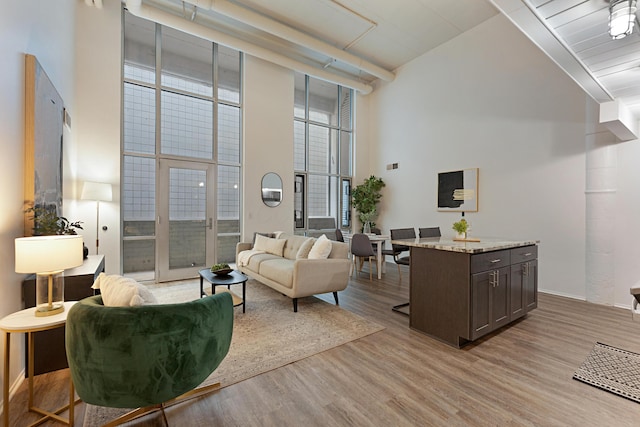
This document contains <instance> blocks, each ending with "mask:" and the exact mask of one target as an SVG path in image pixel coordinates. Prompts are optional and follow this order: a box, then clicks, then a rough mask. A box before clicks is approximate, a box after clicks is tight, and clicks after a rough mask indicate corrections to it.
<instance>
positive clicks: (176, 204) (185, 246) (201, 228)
mask: <svg viewBox="0 0 640 427" xmlns="http://www.w3.org/2000/svg"><path fill="white" fill-rule="evenodd" d="M213 172H214V165H213V164H209V163H199V162H186V161H178V160H161V161H160V164H159V182H158V188H159V189H160V191H158V217H157V231H158V236H157V246H156V248H157V261H158V265H157V267H158V276H157V281H158V282H165V281H169V280H181V279H187V278H193V277H194V276H197V273H198V270H200V269H203V268H205V267H207V266H210V265H212V264H213V263H214V260H215V253H214V251H215V230H214V223H215V221H214V218H213V214H214V200H215V192H214V189H215V175H214V173H213Z"/></svg>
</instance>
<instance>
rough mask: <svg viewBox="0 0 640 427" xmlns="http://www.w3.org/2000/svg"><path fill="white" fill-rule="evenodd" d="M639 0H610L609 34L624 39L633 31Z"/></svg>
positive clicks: (614, 37)
mask: <svg viewBox="0 0 640 427" xmlns="http://www.w3.org/2000/svg"><path fill="white" fill-rule="evenodd" d="M636 1H637V0H611V1H610V2H609V35H610V36H611V37H612V38H613V39H614V40H618V39H622V38H624V37H626V36H628V35H629V34H631V33H632V32H633V24H635V22H636Z"/></svg>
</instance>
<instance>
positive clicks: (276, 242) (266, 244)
mask: <svg viewBox="0 0 640 427" xmlns="http://www.w3.org/2000/svg"><path fill="white" fill-rule="evenodd" d="M285 243H287V241H286V240H284V239H272V238H270V237H264V236H261V235H260V234H256V241H255V243H254V245H253V249H255V250H257V251H263V252H266V253H268V254H272V255H276V256H282V253H283V252H284V244H285Z"/></svg>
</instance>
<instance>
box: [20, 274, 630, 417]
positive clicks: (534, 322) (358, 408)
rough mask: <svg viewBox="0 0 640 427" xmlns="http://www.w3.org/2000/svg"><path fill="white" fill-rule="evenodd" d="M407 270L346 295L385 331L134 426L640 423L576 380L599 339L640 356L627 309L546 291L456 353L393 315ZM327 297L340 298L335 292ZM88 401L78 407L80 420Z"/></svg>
mask: <svg viewBox="0 0 640 427" xmlns="http://www.w3.org/2000/svg"><path fill="white" fill-rule="evenodd" d="M402 268H403V274H402V283H401V284H400V283H399V280H398V272H397V269H396V266H395V265H394V264H388V265H387V273H386V274H385V275H384V276H383V279H382V280H380V281H378V280H376V279H375V278H374V280H373V281H372V282H370V281H369V274H368V272H366V273H365V272H364V271H363V273H362V274H361V275H360V276H359V277H358V278H353V279H352V280H351V283H350V285H349V287H348V288H347V290H345V291H344V292H341V293H340V305H341V306H342V307H343V308H344V309H346V310H350V311H352V312H354V313H356V314H359V315H361V316H363V317H365V318H368V319H371V320H373V321H375V322H378V323H379V324H381V325H383V326H385V327H386V329H385V330H383V331H381V332H378V333H375V334H372V335H370V336H367V337H364V338H362V339H359V340H356V341H353V342H350V343H348V344H345V345H342V346H340V347H337V348H334V349H331V350H328V351H325V352H323V353H320V354H317V355H314V356H312V357H309V358H306V359H303V360H301V361H298V362H296V363H292V364H290V365H287V366H284V367H282V368H279V369H276V370H273V371H271V372H267V373H265V374H262V375H259V376H257V377H254V378H251V379H248V380H246V381H243V382H240V383H238V384H235V385H232V386H229V387H226V388H223V389H221V390H220V391H218V392H217V393H214V394H211V395H209V396H206V397H203V398H199V399H197V400H191V401H189V402H188V403H182V404H179V405H176V406H173V407H171V408H169V409H168V410H166V420H167V421H165V419H164V418H163V417H162V415H161V414H160V413H156V414H154V415H150V416H147V417H144V418H141V419H139V420H137V421H136V422H132V423H129V424H127V425H136V426H143V425H144V426H166V425H169V426H171V427H174V426H180V427H182V426H278V427H281V426H304V427H312V426H638V425H640V405H638V404H637V403H635V402H632V401H630V400H626V399H624V398H622V397H619V396H616V395H613V394H611V393H608V392H606V391H602V390H599V389H596V388H594V387H591V386H589V385H586V384H583V383H581V382H578V381H576V380H573V379H572V376H573V373H574V371H575V370H576V368H577V367H578V366H579V365H580V364H581V363H582V362H583V360H584V359H585V357H586V356H587V354H588V353H589V352H590V351H591V349H592V347H593V345H594V344H595V343H596V342H597V341H600V342H603V343H606V344H609V345H613V346H616V347H621V348H624V349H626V350H629V351H633V352H638V353H640V321H636V322H633V321H632V319H631V314H630V312H629V311H628V310H623V309H619V308H614V307H606V306H601V305H595V304H590V303H586V302H582V301H576V300H572V299H568V298H562V297H558V296H553V295H548V294H542V293H541V294H540V295H539V304H538V308H537V309H536V310H534V311H532V312H531V313H529V314H528V316H527V317H526V318H525V319H523V320H521V321H519V322H516V323H515V324H513V325H511V326H510V327H506V328H503V329H502V330H500V331H499V332H498V333H495V334H493V335H491V336H489V337H486V338H484V339H481V340H480V341H477V342H474V343H472V344H471V345H468V346H467V347H465V348H464V349H462V350H457V349H455V348H452V347H449V346H448V345H446V344H443V343H441V342H439V341H436V340H434V339H431V338H429V337H427V336H424V335H422V334H420V333H418V332H415V331H412V330H410V329H409V318H408V317H407V316H405V315H402V314H400V313H396V312H393V311H391V307H392V306H393V305H395V304H399V303H401V302H403V301H407V300H408V293H409V291H408V277H409V274H408V270H407V269H406V267H402ZM365 271H366V268H365ZM248 297H249V298H250V295H249V296H248ZM322 298H323V299H325V300H326V301H328V302H331V303H333V296H332V295H331V294H328V295H326V296H322ZM241 315H242V312H241V311H237V312H236V316H241ZM291 315H292V316H296V315H297V316H300V315H304V313H303V312H300V313H298V314H295V313H293V312H292V313H291ZM68 375H69V374H68V370H67V369H65V370H62V371H58V372H55V373H51V374H45V375H41V376H38V377H36V396H37V400H38V401H37V403H38V404H40V406H43V407H46V406H47V405H50V406H52V407H57V406H61V405H62V404H64V401H65V399H66V397H67V392H66V390H67V388H66V387H67V384H68V382H67V381H68ZM26 394H27V389H26V381H25V382H24V383H23V385H22V386H21V388H20V390H19V392H18V394H17V395H16V396H15V397H14V399H13V400H12V401H11V420H12V425H16V426H24V425H27V424H28V423H30V422H31V421H33V420H34V419H35V418H37V417H36V416H35V415H34V414H30V413H28V412H26ZM84 406H85V405H84V404H83V403H81V404H79V405H77V407H76V417H75V418H76V420H75V421H76V425H79V426H82V423H83V418H84V411H85V408H84ZM167 422H168V424H167ZM44 425H55V424H54V423H46V424H44Z"/></svg>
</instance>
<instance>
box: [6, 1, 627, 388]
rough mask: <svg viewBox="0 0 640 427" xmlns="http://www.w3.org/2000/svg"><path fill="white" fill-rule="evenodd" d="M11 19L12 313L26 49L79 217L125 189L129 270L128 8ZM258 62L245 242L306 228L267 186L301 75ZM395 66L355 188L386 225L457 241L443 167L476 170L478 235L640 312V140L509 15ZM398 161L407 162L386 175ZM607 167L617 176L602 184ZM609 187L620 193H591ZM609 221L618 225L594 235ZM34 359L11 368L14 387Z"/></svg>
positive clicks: (246, 160) (15, 354)
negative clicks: (607, 120)
mask: <svg viewBox="0 0 640 427" xmlns="http://www.w3.org/2000/svg"><path fill="white" fill-rule="evenodd" d="M0 23H1V26H2V28H4V29H6V30H5V32H4V33H5V37H4V39H3V41H2V44H1V45H0V46H1V48H0V51H1V52H2V53H3V57H4V58H5V60H4V61H3V64H2V65H1V67H2V76H3V77H4V78H3V79H2V82H1V83H0V85H1V90H0V92H1V93H3V97H2V100H0V106H1V107H0V108H1V111H2V121H0V135H2V141H3V147H4V149H5V150H4V156H2V160H0V162H2V167H0V174H1V176H2V179H0V186H2V195H3V197H2V199H1V200H0V204H1V206H2V209H0V224H2V236H3V237H2V239H1V241H0V245H2V253H3V254H6V255H7V256H5V257H3V259H2V261H0V263H1V264H0V265H1V266H2V267H3V268H2V269H1V270H0V271H1V272H2V273H0V274H2V283H3V285H2V289H1V290H0V292H1V295H2V298H1V299H0V317H2V316H5V315H7V314H9V313H12V312H15V311H18V310H20V309H22V308H23V306H22V300H21V287H20V283H21V281H22V276H21V275H19V274H17V273H15V272H14V257H13V253H14V246H13V245H14V239H15V238H16V237H19V236H22V235H23V209H24V205H23V191H22V186H21V185H19V184H18V183H20V182H21V177H22V176H23V167H24V166H23V164H24V152H23V140H24V133H23V132H24V131H23V123H24V54H25V53H30V54H33V55H35V56H36V57H37V58H38V60H39V61H40V63H41V64H42V65H43V67H44V69H45V70H46V72H47V74H48V75H49V77H50V78H51V80H52V81H53V82H54V84H55V86H56V88H57V89H58V91H59V92H60V94H61V95H62V97H63V99H64V100H65V103H66V106H67V107H68V110H69V112H70V114H71V117H72V122H71V123H72V126H71V129H70V130H65V144H64V155H63V162H64V164H63V166H64V174H63V176H64V182H63V194H64V202H63V206H64V213H65V215H66V216H67V217H69V218H74V219H75V218H79V219H82V220H83V221H84V222H85V223H86V228H87V230H93V227H94V226H95V223H93V222H92V221H93V219H94V218H95V204H92V203H87V202H83V201H81V200H79V199H80V190H81V182H83V181H85V180H88V179H89V178H91V180H94V181H101V182H110V183H112V184H114V185H113V189H114V198H113V200H114V201H113V202H111V203H104V204H102V205H101V208H102V211H101V223H102V224H104V225H106V226H107V227H108V232H106V233H102V234H101V236H100V251H101V253H103V254H105V259H106V271H107V272H108V273H113V274H117V273H119V272H121V263H122V261H121V258H122V255H121V249H120V248H121V233H122V230H121V224H120V218H119V215H120V206H119V203H118V200H120V196H119V185H118V184H119V183H120V179H121V176H120V168H121V166H120V165H121V153H120V149H121V123H120V122H121V97H120V93H121V85H122V79H121V75H122V70H121V69H122V52H121V50H122V44H121V40H122V39H121V37H122V32H121V29H122V18H121V3H120V2H118V1H105V2H104V7H103V8H102V9H98V8H93V7H87V6H86V5H85V4H84V2H82V1H73V0H65V1H63V0H57V1H55V2H37V1H21V2H12V3H10V4H8V5H5V11H4V13H3V14H2V17H0ZM244 60H245V62H244V100H243V101H244V129H243V147H244V148H243V151H244V157H243V174H244V175H243V182H244V183H245V186H244V188H243V201H242V206H243V210H242V212H243V218H242V234H243V239H244V240H247V239H250V238H251V236H252V235H253V233H254V232H255V231H267V230H269V231H273V230H288V231H292V230H290V229H291V224H292V223H293V221H292V215H293V211H294V208H293V200H292V198H291V197H286V196H285V197H284V199H283V202H282V204H281V205H280V206H278V207H277V208H269V207H267V206H265V205H264V204H263V203H262V201H261V198H260V188H259V185H258V184H259V182H260V179H261V178H262V176H263V175H264V174H265V173H267V172H276V173H278V174H279V175H280V176H281V177H282V179H283V183H284V194H285V195H286V194H293V187H294V183H293V178H294V169H293V164H292V161H291V160H292V157H293V156H292V154H291V151H292V149H291V147H292V134H293V122H292V114H291V113H292V105H293V97H294V92H293V88H294V85H293V81H294V76H293V72H292V71H291V70H289V69H286V68H284V67H281V66H279V65H275V64H272V63H269V62H266V61H264V60H261V59H257V58H255V57H252V56H249V55H246V56H245V58H244ZM395 73H396V78H395V80H394V81H393V82H387V83H385V82H377V83H375V89H374V91H373V92H372V93H371V94H368V95H360V94H358V96H357V100H356V120H355V123H356V134H357V145H356V150H355V152H356V155H355V165H354V166H355V167H354V170H355V175H354V182H355V183H359V182H361V181H362V180H363V179H364V178H366V177H368V176H370V175H376V176H380V177H382V178H383V179H384V181H385V183H386V187H385V189H384V193H383V198H382V201H381V204H380V216H379V218H378V220H377V222H378V224H379V225H380V226H381V227H382V228H383V230H384V231H388V230H389V229H391V228H397V227H404V226H415V227H418V226H440V228H441V230H442V232H443V235H453V230H451V224H452V223H453V222H454V221H456V220H457V219H459V215H457V214H452V213H445V212H438V211H437V209H436V206H435V205H436V197H437V196H436V192H437V185H436V179H437V173H438V172H442V171H449V170H454V169H460V168H476V167H477V168H479V170H480V188H479V201H480V205H479V210H478V212H477V213H470V214H468V215H467V219H469V220H470V221H471V222H472V224H473V233H474V235H476V236H495V237H504V238H511V239H520V238H532V239H537V240H539V241H540V252H539V259H540V275H539V290H540V292H541V293H546V294H551V295H558V296H564V297H569V298H572V299H575V300H579V301H589V302H593V303H597V304H599V305H598V306H597V307H598V308H596V309H595V310H597V311H598V312H599V311H600V305H603V306H615V307H619V308H625V309H628V308H629V306H630V304H631V298H630V295H629V288H630V287H631V286H633V285H634V284H635V283H636V282H637V281H638V274H637V273H636V271H637V267H636V265H637V262H636V260H637V259H638V258H639V256H640V248H639V247H638V245H637V244H636V242H635V233H634V232H633V231H631V232H629V231H628V230H626V228H628V227H633V225H632V224H634V223H635V221H636V218H638V217H639V216H640V200H639V199H638V198H637V197H634V195H635V194H636V192H635V191H634V190H633V185H634V184H635V183H637V182H639V181H640V170H639V169H638V168H637V166H636V162H635V159H637V158H638V157H639V155H640V146H639V143H638V141H637V140H631V141H626V142H618V141H617V140H616V138H615V136H613V135H612V134H611V133H610V132H608V131H607V130H606V129H605V128H604V127H602V126H600V125H598V124H597V123H598V105H597V104H596V103H595V102H594V101H593V100H591V99H590V98H589V97H588V96H587V95H586V94H585V93H584V91H583V90H582V89H581V88H580V87H579V86H578V85H577V84H576V83H575V82H574V81H573V80H572V79H571V78H570V77H569V76H567V75H566V74H565V73H564V72H563V71H562V70H561V69H560V68H559V67H558V66H557V65H556V64H555V63H554V62H552V61H551V60H550V59H549V58H548V57H547V56H546V55H545V54H544V53H542V52H541V51H540V50H539V49H538V48H537V47H536V46H535V45H534V44H533V43H532V42H531V41H530V40H529V39H527V38H526V37H525V36H524V35H523V34H522V33H521V32H520V31H519V30H518V29H517V28H515V27H514V26H513V24H511V23H510V22H509V21H508V20H507V18H505V17H504V16H503V15H500V14H498V15H496V16H494V17H493V18H490V19H488V20H487V21H485V22H484V23H482V24H480V25H478V26H477V27H475V28H473V29H472V30H470V31H468V32H465V33H463V34H462V35H460V36H458V37H456V38H454V39H452V40H451V41H449V42H448V43H446V44H444V45H441V46H439V47H437V48H435V49H433V50H431V51H429V52H427V53H426V54H424V55H422V56H420V57H418V58H416V59H415V60H413V61H412V62H410V63H408V64H406V65H404V66H402V67H401V68H399V69H398V70H395ZM603 153H604V155H603ZM390 163H397V164H398V169H392V170H387V167H386V166H387V165H388V164H390ZM607 167H608V168H607ZM602 173H608V174H609V175H608V176H609V177H610V180H609V181H607V185H606V186H604V187H597V186H596V187H594V183H596V184H597V181H596V179H595V178H594V176H601V174H602ZM603 188H604V189H605V190H614V191H610V192H607V193H602V194H600V193H595V195H593V194H594V193H593V192H592V190H602V189H603ZM596 198H598V199H597V200H596ZM602 198H606V200H602ZM598 220H600V221H604V222H606V224H607V225H608V227H609V229H608V233H603V234H598V235H592V234H589V232H588V231H587V230H591V228H590V226H591V225H592V224H593V222H595V221H598ZM87 240H89V241H88V242H87V246H89V247H90V249H91V250H95V246H93V242H92V238H90V239H87ZM595 266H600V269H596V268H595ZM388 270H389V271H390V272H391V271H392V270H393V268H389V269H388ZM389 274H390V273H389ZM389 281H391V279H389ZM381 315H385V316H386V315H387V314H381ZM388 315H389V316H391V315H392V313H391V312H389V314H388ZM629 340H630V346H629V347H628V349H629V350H632V351H633V350H635V351H640V342H639V341H638V339H637V338H636V337H629ZM12 344H13V345H12V359H13V360H20V354H21V353H22V352H23V348H22V340H18V339H17V338H14V341H13V342H12ZM23 369H24V366H12V368H11V379H12V383H13V380H14V379H16V378H18V376H19V375H20V374H21V372H22V370H23Z"/></svg>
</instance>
